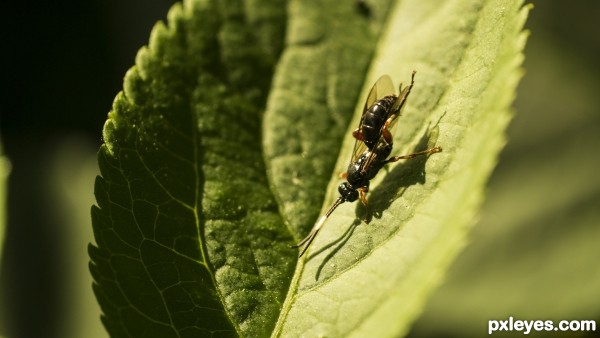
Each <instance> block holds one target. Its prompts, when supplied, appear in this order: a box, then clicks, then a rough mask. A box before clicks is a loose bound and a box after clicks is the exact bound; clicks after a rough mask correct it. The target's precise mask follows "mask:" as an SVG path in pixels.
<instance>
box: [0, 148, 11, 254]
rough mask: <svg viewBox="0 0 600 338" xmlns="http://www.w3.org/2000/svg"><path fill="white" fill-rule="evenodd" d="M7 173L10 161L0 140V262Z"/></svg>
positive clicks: (4, 218)
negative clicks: (5, 155)
mask: <svg viewBox="0 0 600 338" xmlns="http://www.w3.org/2000/svg"><path fill="white" fill-rule="evenodd" d="M9 174H10V162H9V161H8V159H7V158H6V157H4V151H3V149H2V143H1V142H0V262H2V253H3V250H2V246H3V245H4V224H5V223H6V212H5V208H6V190H7V184H6V181H7V178H8V175H9Z"/></svg>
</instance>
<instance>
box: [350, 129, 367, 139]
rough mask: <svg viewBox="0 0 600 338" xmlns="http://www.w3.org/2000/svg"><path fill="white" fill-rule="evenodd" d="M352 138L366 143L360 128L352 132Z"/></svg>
mask: <svg viewBox="0 0 600 338" xmlns="http://www.w3.org/2000/svg"><path fill="white" fill-rule="evenodd" d="M352 136H354V138H355V139H357V140H359V141H364V140H365V137H364V135H363V133H362V130H360V128H356V129H354V131H353V132H352Z"/></svg>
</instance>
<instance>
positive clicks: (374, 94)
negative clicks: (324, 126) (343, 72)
mask: <svg viewBox="0 0 600 338" xmlns="http://www.w3.org/2000/svg"><path fill="white" fill-rule="evenodd" d="M391 94H394V83H393V82H392V78H390V76H389V75H387V74H386V75H382V76H381V77H380V78H379V79H377V81H375V84H374V85H373V87H371V90H370V91H369V95H368V96H367V100H366V101H365V106H364V107H363V112H362V115H361V117H360V122H359V123H358V128H357V129H358V130H362V125H363V121H364V119H365V114H366V113H367V110H369V108H370V107H371V106H372V105H373V104H374V103H375V102H377V101H379V100H380V99H381V98H383V97H385V96H387V95H391ZM366 149H367V146H366V145H365V143H364V142H363V141H361V140H358V139H357V140H356V142H354V150H353V151H352V159H351V160H350V163H354V162H356V160H357V159H358V158H359V157H360V155H361V154H362V153H364V151H365V150H366Z"/></svg>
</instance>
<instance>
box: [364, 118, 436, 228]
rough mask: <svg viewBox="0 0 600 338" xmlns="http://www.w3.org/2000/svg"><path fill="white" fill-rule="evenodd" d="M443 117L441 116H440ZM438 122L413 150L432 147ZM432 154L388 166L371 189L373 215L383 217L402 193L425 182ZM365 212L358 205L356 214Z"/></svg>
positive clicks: (434, 142) (417, 150)
mask: <svg viewBox="0 0 600 338" xmlns="http://www.w3.org/2000/svg"><path fill="white" fill-rule="evenodd" d="M440 119H441V118H440ZM438 124H439V120H438V122H437V123H436V124H435V125H434V126H433V128H430V127H428V128H427V129H426V130H425V132H424V133H423V135H422V136H421V138H420V140H419V142H418V143H417V145H416V146H415V147H414V149H413V150H412V151H413V152H419V151H422V150H424V149H427V148H430V146H431V145H433V144H436V143H437V136H438V135H437V134H438V132H437V131H438V129H439V128H438ZM430 156H431V155H427V156H418V157H415V158H413V159H411V160H409V161H404V162H402V163H401V164H398V165H396V166H395V167H394V168H391V170H390V168H389V167H386V168H385V169H387V171H388V172H387V175H385V177H384V178H383V181H382V182H380V183H379V184H378V185H377V186H376V187H375V188H374V189H372V190H371V196H370V199H369V202H370V204H369V205H370V206H371V208H372V209H371V210H372V214H373V217H375V218H378V219H379V218H381V216H382V214H383V212H384V211H385V210H387V209H389V207H390V206H391V204H392V202H393V201H394V200H396V199H398V198H399V197H401V196H402V195H404V193H405V191H406V189H408V188H409V187H410V186H412V185H415V184H425V182H426V181H427V176H426V173H425V164H426V163H427V160H428V159H429V157H430ZM362 213H364V210H362V208H360V207H359V206H357V208H356V214H357V215H360V214H362Z"/></svg>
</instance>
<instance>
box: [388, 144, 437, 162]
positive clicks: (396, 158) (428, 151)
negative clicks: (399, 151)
mask: <svg viewBox="0 0 600 338" xmlns="http://www.w3.org/2000/svg"><path fill="white" fill-rule="evenodd" d="M440 151H442V148H441V147H433V148H429V149H426V150H423V151H417V152H416V153H412V154H408V155H402V156H393V157H390V158H388V159H387V160H385V163H392V162H396V161H399V160H408V159H411V158H413V157H417V156H421V155H429V154H434V153H439V152H440Z"/></svg>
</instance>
